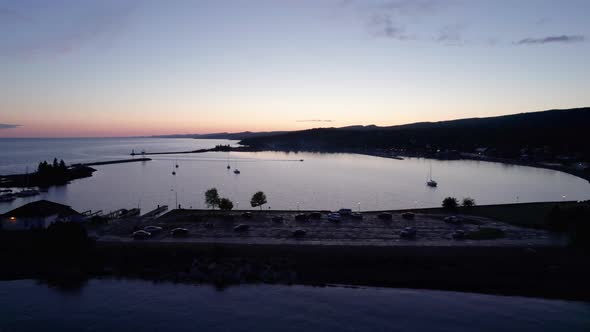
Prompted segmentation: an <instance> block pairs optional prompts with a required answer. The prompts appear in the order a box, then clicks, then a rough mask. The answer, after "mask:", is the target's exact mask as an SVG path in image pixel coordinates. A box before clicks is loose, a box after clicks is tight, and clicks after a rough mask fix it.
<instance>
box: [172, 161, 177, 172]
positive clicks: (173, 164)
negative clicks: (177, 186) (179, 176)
mask: <svg viewBox="0 0 590 332" xmlns="http://www.w3.org/2000/svg"><path fill="white" fill-rule="evenodd" d="M176 167H178V165H176ZM174 168H175V167H174V163H172V175H176V171H175V170H174Z"/></svg>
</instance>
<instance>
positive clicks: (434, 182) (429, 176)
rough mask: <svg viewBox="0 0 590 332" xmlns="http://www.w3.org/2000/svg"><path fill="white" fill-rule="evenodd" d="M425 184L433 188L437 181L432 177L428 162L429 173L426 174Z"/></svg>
mask: <svg viewBox="0 0 590 332" xmlns="http://www.w3.org/2000/svg"><path fill="white" fill-rule="evenodd" d="M426 185H427V186H429V187H433V188H434V187H436V186H438V183H436V181H434V180H433V179H432V163H430V174H429V175H428V181H426Z"/></svg>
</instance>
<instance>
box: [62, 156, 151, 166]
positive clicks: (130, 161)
mask: <svg viewBox="0 0 590 332" xmlns="http://www.w3.org/2000/svg"><path fill="white" fill-rule="evenodd" d="M150 160H151V159H150V158H133V159H119V160H108V161H97V162H92V163H84V164H73V165H72V167H76V166H101V165H112V164H125V163H135V162H140V161H150Z"/></svg>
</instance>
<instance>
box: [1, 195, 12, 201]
mask: <svg viewBox="0 0 590 332" xmlns="http://www.w3.org/2000/svg"><path fill="white" fill-rule="evenodd" d="M15 199H16V197H15V195H13V194H5V195H0V202H12V201H14V200H15Z"/></svg>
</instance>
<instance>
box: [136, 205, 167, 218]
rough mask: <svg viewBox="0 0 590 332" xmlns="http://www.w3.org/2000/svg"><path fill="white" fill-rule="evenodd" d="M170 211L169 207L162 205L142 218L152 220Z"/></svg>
mask: <svg viewBox="0 0 590 332" xmlns="http://www.w3.org/2000/svg"><path fill="white" fill-rule="evenodd" d="M166 211H168V205H162V206H158V207H157V208H156V209H154V210H152V211H150V212H148V213H146V214H144V215H143V216H141V218H143V219H152V218H155V217H157V216H159V215H160V214H162V213H164V212H166Z"/></svg>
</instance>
